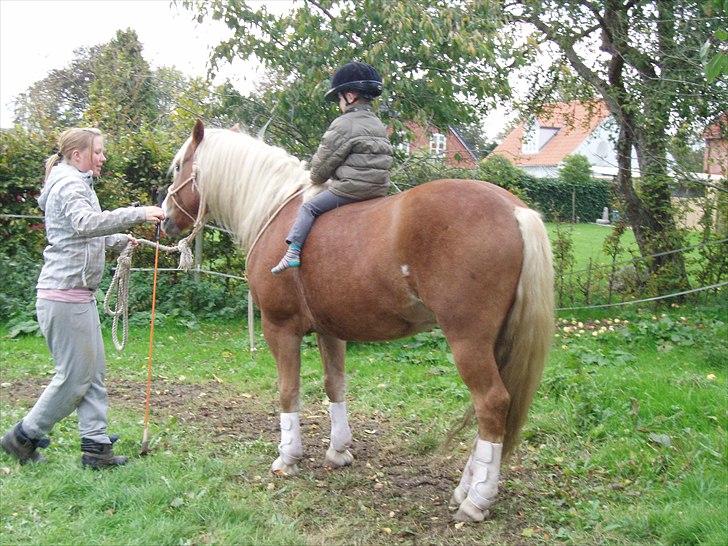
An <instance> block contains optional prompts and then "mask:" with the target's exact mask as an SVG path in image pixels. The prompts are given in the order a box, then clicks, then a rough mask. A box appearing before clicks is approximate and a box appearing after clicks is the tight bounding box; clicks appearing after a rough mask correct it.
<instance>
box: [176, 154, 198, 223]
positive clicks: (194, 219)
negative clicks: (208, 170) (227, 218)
mask: <svg viewBox="0 0 728 546" xmlns="http://www.w3.org/2000/svg"><path fill="white" fill-rule="evenodd" d="M198 172H199V169H198V168H197V163H193V164H192V173H191V174H190V176H188V177H187V180H185V181H184V182H182V183H181V184H180V185H179V186H177V187H176V188H169V189H168V190H167V197H168V198H170V199H172V203H174V206H175V207H177V208H178V209H179V210H180V211H182V212H183V213H184V214H185V216H187V218H189V219H190V220H192V222H193V223H197V220H198V219H199V218H200V216H202V215H204V212H203V213H202V214H201V212H200V211H201V209H202V205H203V203H202V195H201V194H200V189H199V187H198V186H197V173H198ZM190 182H191V183H192V189H193V190H195V191H196V192H197V195H198V196H200V202H199V204H198V206H197V217H194V216H192V215H191V214H190V213H189V212H187V209H185V208H184V207H183V206H182V204H181V203H180V202H179V201H178V200H177V198H176V197H175V194H176V193H177V192H179V191H180V190H181V189H182V188H184V187H185V186H186V185H187V184H189V183H190Z"/></svg>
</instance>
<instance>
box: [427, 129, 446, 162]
mask: <svg viewBox="0 0 728 546" xmlns="http://www.w3.org/2000/svg"><path fill="white" fill-rule="evenodd" d="M446 149H447V140H446V139H445V135H443V134H442V133H432V136H431V137H430V155H431V156H433V157H443V156H444V155H445V151H446Z"/></svg>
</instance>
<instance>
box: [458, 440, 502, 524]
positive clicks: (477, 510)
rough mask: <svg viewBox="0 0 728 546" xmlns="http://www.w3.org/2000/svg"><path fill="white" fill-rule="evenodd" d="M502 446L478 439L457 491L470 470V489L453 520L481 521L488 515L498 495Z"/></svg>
mask: <svg viewBox="0 0 728 546" xmlns="http://www.w3.org/2000/svg"><path fill="white" fill-rule="evenodd" d="M502 452H503V444H494V443H492V442H488V441H487V440H481V439H480V438H478V439H477V440H476V442H475V449H474V451H473V453H472V455H471V458H470V460H469V461H468V465H467V466H466V468H465V472H463V479H461V480H460V485H458V489H456V490H455V494H454V495H453V496H455V495H457V494H458V490H459V489H460V487H461V486H462V485H464V482H465V481H466V480H465V475H466V473H467V471H468V470H470V473H471V476H470V487H469V488H468V492H467V497H466V498H465V500H463V501H462V503H461V504H460V509H459V510H458V512H457V514H455V518H456V519H459V520H464V521H482V520H483V519H484V518H485V516H486V515H488V508H490V506H491V505H492V504H493V503H494V502H495V499H496V496H497V495H498V479H499V477H500V463H501V454H502ZM460 493H462V491H460Z"/></svg>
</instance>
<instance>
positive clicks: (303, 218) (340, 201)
mask: <svg viewBox="0 0 728 546" xmlns="http://www.w3.org/2000/svg"><path fill="white" fill-rule="evenodd" d="M356 201H361V200H360V199H354V198H353V197H341V196H340V195H336V194H335V193H332V192H331V191H330V190H324V191H322V192H321V193H319V194H318V195H316V196H315V197H314V198H312V199H311V200H310V201H306V202H305V203H304V204H303V205H301V208H300V209H298V216H296V221H295V222H294V223H293V227H292V228H291V231H289V232H288V237H286V242H287V243H297V244H298V245H299V246H303V243H304V242H306V237H308V232H309V231H311V226H312V225H313V222H314V220H316V218H318V217H319V216H321V215H322V214H323V213H324V212H326V211H329V210H331V209H335V208H337V207H343V206H344V205H348V204H349V203H355V202H356Z"/></svg>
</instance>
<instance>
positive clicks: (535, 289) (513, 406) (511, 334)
mask: <svg viewBox="0 0 728 546" xmlns="http://www.w3.org/2000/svg"><path fill="white" fill-rule="evenodd" d="M514 215H515V217H516V220H517V221H518V227H519V229H520V230H521V237H522V239H523V264H522V266H521V276H520V278H519V281H518V287H517V289H516V298H515V300H514V302H513V306H512V307H511V310H510V312H509V313H508V317H507V319H506V322H505V327H504V328H503V329H502V331H501V333H500V336H499V338H498V343H497V346H496V360H497V362H498V366H499V368H500V373H501V378H502V380H503V383H504V384H505V387H506V389H507V390H508V393H509V394H510V405H509V408H508V416H507V418H506V431H505V437H504V439H503V453H504V456H508V455H510V454H511V453H512V451H513V449H514V448H515V447H516V445H517V444H518V440H519V434H520V431H521V427H522V426H523V424H524V422H525V421H526V416H527V414H528V408H529V406H530V405H531V401H532V400H533V395H534V393H535V392H536V389H537V388H538V385H539V383H540V381H541V375H542V374H543V369H544V366H545V364H546V359H547V357H548V352H549V347H550V345H551V339H552V337H553V333H554V288H553V282H554V272H553V265H552V260H551V245H550V243H549V238H548V234H547V233H546V227H545V226H544V224H543V222H542V221H541V217H540V216H539V214H538V213H537V212H536V211H534V210H531V209H527V208H524V207H516V209H515V211H514Z"/></svg>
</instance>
